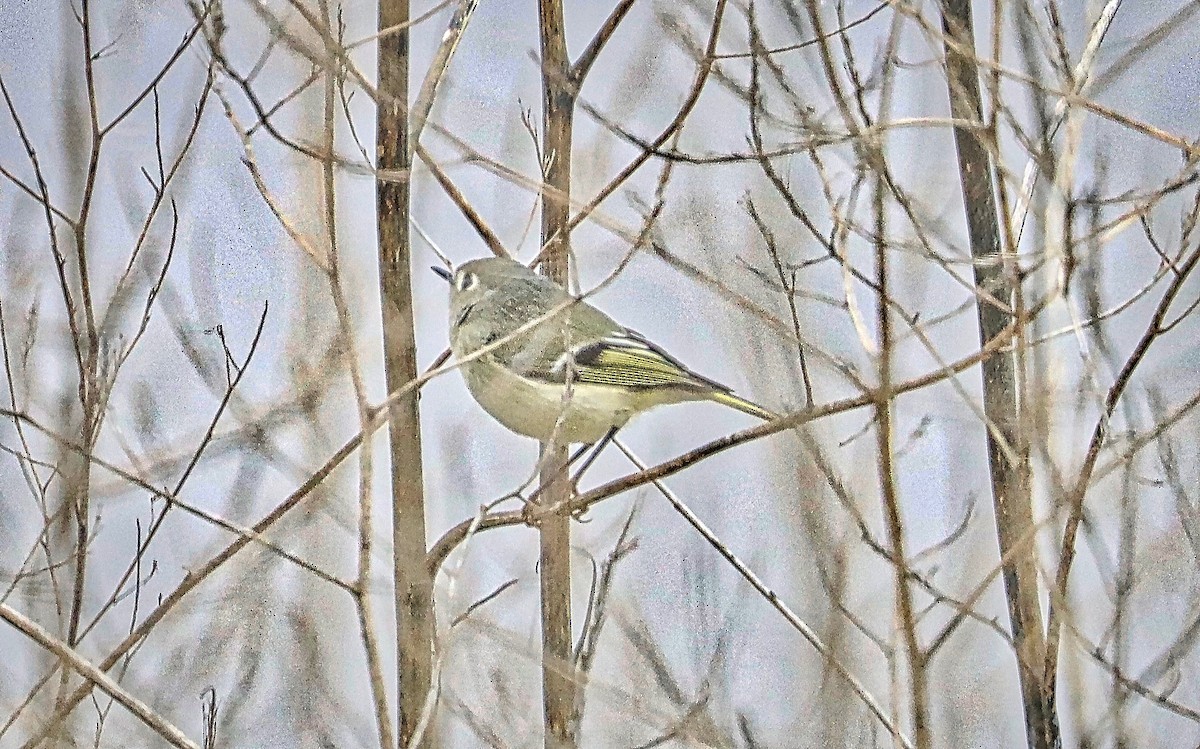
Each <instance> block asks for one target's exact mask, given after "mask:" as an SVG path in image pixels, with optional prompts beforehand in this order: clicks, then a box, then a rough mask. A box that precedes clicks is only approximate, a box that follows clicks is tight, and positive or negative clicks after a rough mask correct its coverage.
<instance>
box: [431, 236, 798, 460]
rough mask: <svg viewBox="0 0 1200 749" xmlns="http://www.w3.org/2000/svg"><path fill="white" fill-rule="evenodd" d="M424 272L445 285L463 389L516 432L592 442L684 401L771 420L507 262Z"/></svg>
mask: <svg viewBox="0 0 1200 749" xmlns="http://www.w3.org/2000/svg"><path fill="white" fill-rule="evenodd" d="M433 270H434V272H435V273H437V274H438V275H440V276H441V277H442V278H444V279H445V280H446V281H448V282H449V284H450V305H449V307H450V309H449V311H450V348H451V350H452V351H453V352H454V356H455V357H456V358H457V359H458V360H460V361H461V362H462V364H461V369H462V373H463V377H464V379H465V380H466V384H467V389H468V390H469V391H470V393H471V395H472V397H474V399H475V400H476V401H477V402H478V403H479V405H480V406H482V407H483V410H484V411H486V412H487V413H488V414H490V415H491V416H492V417H493V418H494V419H496V421H499V422H500V423H501V424H503V425H504V426H505V427H507V428H508V429H509V430H511V431H513V432H516V433H517V434H521V435H525V436H528V437H533V438H535V439H538V440H540V441H542V442H550V441H552V440H554V441H557V443H558V444H565V443H581V444H593V443H596V442H599V441H601V440H603V439H605V438H606V437H611V436H612V434H615V432H616V430H618V429H620V428H622V427H623V426H625V424H626V423H627V422H628V421H629V420H630V419H631V418H633V417H634V416H637V415H639V414H641V413H644V412H645V411H648V410H650V409H652V408H655V407H657V406H662V405H669V404H675V403H684V402H688V401H713V402H716V403H720V404H722V405H725V406H729V407H731V408H735V409H737V410H738V411H741V412H743V413H746V414H749V415H751V416H755V417H757V418H759V419H763V420H770V419H773V418H776V415H775V414H774V413H772V412H771V411H769V410H767V409H766V408H763V407H762V406H760V405H758V404H757V403H754V402H752V401H749V400H747V399H745V398H742V397H741V396H739V395H735V394H734V392H733V390H732V389H731V388H729V387H727V386H725V385H722V384H721V383H719V382H716V381H715V380H711V379H709V378H707V377H704V376H703V375H700V374H697V373H696V372H693V371H692V370H690V369H688V368H687V367H686V366H684V365H683V364H682V363H681V362H680V361H679V360H678V359H676V358H675V357H673V356H671V355H670V354H668V353H667V352H666V351H665V350H663V348H662V347H660V346H659V345H657V344H655V343H654V342H652V341H650V340H649V339H648V338H646V336H644V335H642V334H641V333H638V332H637V331H634V330H630V329H629V328H626V327H624V326H622V325H620V324H619V323H617V322H616V321H615V320H613V319H612V318H611V317H609V316H608V315H606V314H605V313H604V312H602V311H600V310H599V309H597V308H596V307H594V306H593V305H591V304H589V303H588V302H586V301H583V300H581V299H578V298H576V297H574V296H572V295H571V294H569V293H568V292H567V291H566V289H564V288H563V287H561V286H559V285H558V284H557V283H555V282H554V281H553V280H551V279H549V278H547V277H545V276H543V275H540V274H538V273H536V272H535V271H533V270H531V269H530V268H528V267H526V266H525V265H523V264H521V263H520V262H517V261H516V260H513V259H510V258H502V257H488V258H481V259H477V260H472V261H470V262H467V263H464V264H462V265H461V266H459V267H458V268H457V269H455V270H454V271H453V272H451V271H449V270H446V269H445V268H441V267H437V266H434V267H433ZM535 321H537V322H535ZM481 349H484V351H483V353H480V354H479V355H478V356H477V357H475V358H470V357H471V356H472V355H473V354H475V353H476V352H479V351H480V350H481Z"/></svg>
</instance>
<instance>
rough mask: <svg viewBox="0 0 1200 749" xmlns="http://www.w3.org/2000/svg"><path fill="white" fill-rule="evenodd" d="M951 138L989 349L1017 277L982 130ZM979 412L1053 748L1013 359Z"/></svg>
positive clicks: (1034, 735)
mask: <svg viewBox="0 0 1200 749" xmlns="http://www.w3.org/2000/svg"><path fill="white" fill-rule="evenodd" d="M942 12H943V18H942V21H943V28H944V30H945V34H946V43H945V48H946V67H947V72H948V75H947V78H946V81H947V85H948V86H949V92H950V112H951V114H952V115H953V116H954V117H955V118H956V119H962V120H970V121H973V122H982V121H983V106H982V103H981V102H982V100H981V97H980V92H979V73H978V70H977V66H976V63H975V58H974V57H973V50H974V49H975V35H974V30H973V28H972V22H971V3H970V0H945V2H944V3H943V11H942ZM954 140H955V145H956V146H957V148H958V167H959V173H960V174H961V177H962V190H963V202H964V203H965V207H966V212H967V231H968V233H969V235H970V241H971V255H972V257H973V258H974V259H975V265H974V273H975V287H976V288H977V289H979V290H980V292H981V296H980V298H979V299H978V303H977V308H978V313H979V339H980V343H981V344H986V343H987V342H988V341H990V340H991V339H992V338H994V337H995V336H996V335H998V334H999V333H1000V332H1001V331H1003V330H1004V329H1005V328H1006V327H1008V325H1009V324H1010V323H1011V322H1012V320H1013V315H1012V311H1011V307H1010V309H1001V308H999V307H997V306H996V304H994V303H991V302H989V301H987V300H986V299H985V298H984V297H985V296H986V295H991V296H992V297H994V298H995V299H997V300H999V301H1000V302H1002V303H1004V304H1008V305H1010V306H1011V304H1012V303H1013V300H1014V295H1013V292H1014V289H1015V283H1016V276H1017V274H1016V267H1015V259H1011V258H1010V259H1008V260H1005V261H1003V262H1001V258H1002V255H1001V247H1000V223H999V217H998V215H997V211H996V200H995V191H994V187H993V184H992V168H991V163H990V159H989V156H988V150H987V147H986V145H985V144H984V141H983V134H982V132H981V131H979V130H976V129H971V128H962V127H960V128H955V130H954ZM983 407H984V413H985V414H986V415H987V418H988V420H989V421H990V422H991V424H992V425H993V427H994V431H993V430H992V429H989V430H988V459H989V463H990V466H991V479H992V501H993V503H994V505H995V512H996V537H997V540H998V541H999V545H1000V556H1001V558H1002V559H1003V560H1004V562H1003V565H1004V588H1005V594H1006V596H1007V599H1008V614H1009V619H1010V621H1011V624H1012V633H1013V640H1014V642H1015V643H1016V650H1017V667H1018V676H1019V678H1020V682H1021V695H1022V700H1023V702H1024V708H1025V731H1026V737H1027V740H1028V742H1029V746H1031V747H1037V748H1038V749H1050V748H1051V747H1056V746H1058V742H1059V736H1058V721H1057V718H1056V715H1055V708H1054V695H1053V694H1050V693H1049V690H1048V688H1047V682H1046V675H1045V672H1044V668H1043V662H1044V658H1045V635H1044V631H1043V624H1042V612H1041V607H1040V604H1039V601H1038V582H1037V580H1038V578H1037V562H1036V558H1035V555H1036V547H1035V545H1034V544H1032V543H1029V542H1028V541H1023V540H1022V539H1026V538H1027V537H1028V535H1029V534H1031V533H1033V508H1032V504H1031V498H1030V494H1029V483H1028V477H1027V471H1028V459H1027V456H1028V448H1027V446H1026V440H1025V439H1024V437H1023V436H1022V434H1021V417H1020V393H1019V391H1018V386H1017V372H1016V363H1015V360H1014V356H1013V354H1012V353H1010V352H1003V351H1002V352H998V353H996V354H993V355H992V356H990V357H988V358H987V359H985V360H984V361H983ZM1006 447H1007V448H1008V449H1007V450H1006V449H1005V448H1006ZM1010 456H1015V457H1016V458H1017V461H1018V462H1017V463H1016V464H1014V462H1013V461H1012V460H1011V459H1010ZM1021 543H1025V545H1026V548H1025V549H1020V550H1017V551H1015V552H1013V551H1012V550H1013V549H1014V547H1015V546H1017V545H1018V544H1021ZM1010 552H1011V553H1010Z"/></svg>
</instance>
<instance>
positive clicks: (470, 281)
mask: <svg viewBox="0 0 1200 749" xmlns="http://www.w3.org/2000/svg"><path fill="white" fill-rule="evenodd" d="M478 282H479V276H477V275H475V274H474V273H472V272H471V271H464V272H462V273H459V274H458V278H456V279H454V288H455V289H458V290H459V291H468V290H470V289H471V288H472V287H473V286H474V285H475V284H476V283H478Z"/></svg>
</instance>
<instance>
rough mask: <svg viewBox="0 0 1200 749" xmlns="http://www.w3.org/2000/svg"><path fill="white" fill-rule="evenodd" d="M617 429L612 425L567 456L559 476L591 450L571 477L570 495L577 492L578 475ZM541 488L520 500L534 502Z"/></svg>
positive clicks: (594, 458)
mask: <svg viewBox="0 0 1200 749" xmlns="http://www.w3.org/2000/svg"><path fill="white" fill-rule="evenodd" d="M617 429H619V427H612V428H611V429H609V430H608V432H606V433H605V435H604V436H603V437H601V438H600V439H599V440H597V441H595V442H592V443H589V444H586V445H580V446H579V448H578V449H577V450H575V452H573V453H571V456H570V457H569V458H567V462H566V463H564V464H563V467H562V471H563V473H562V474H560V476H559V477H561V476H562V475H565V474H566V473H567V472H568V471H570V470H571V466H573V465H575V463H576V462H578V461H579V459H580V458H582V457H583V456H584V454H585V453H587V452H588V451H591V455H588V456H587V459H586V460H584V461H583V466H582V467H581V468H580V469H579V470H578V471H576V473H575V476H574V477H573V478H572V479H571V493H570V496H574V495H575V494H578V493H579V479H580V477H581V476H583V472H584V471H586V470H587V469H588V468H590V467H591V465H592V463H594V462H595V461H596V458H597V457H598V456H599V455H600V451H601V450H603V449H604V448H605V447H606V446H607V445H608V443H609V442H612V438H613V437H615V436H616V435H617ZM542 489H543V487H541V486H539V487H538V488H537V489H536V490H535V491H534V492H533V494H531V495H530V496H529V499H525V498H524V497H521V501H523V502H525V504H526V505H529V504H532V503H534V502H536V501H537V500H538V497H540V496H541V494H542Z"/></svg>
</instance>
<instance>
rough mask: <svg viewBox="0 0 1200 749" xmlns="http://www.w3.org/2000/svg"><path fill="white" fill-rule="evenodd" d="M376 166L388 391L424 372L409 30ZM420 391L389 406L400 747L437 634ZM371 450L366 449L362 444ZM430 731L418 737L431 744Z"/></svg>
mask: <svg viewBox="0 0 1200 749" xmlns="http://www.w3.org/2000/svg"><path fill="white" fill-rule="evenodd" d="M407 21H408V0H380V2H379V30H380V31H381V32H382V31H384V30H385V29H389V28H392V27H395V26H398V25H401V24H404V23H406V22H407ZM378 65H379V94H380V101H379V104H378V115H377V128H376V137H375V166H376V168H378V169H380V170H388V171H391V172H392V174H393V175H400V176H399V177H396V176H392V177H389V178H388V179H386V180H381V181H379V182H377V183H376V210H377V213H378V231H379V283H380V292H381V297H382V307H383V357H384V370H385V373H386V379H387V388H388V391H389V392H392V391H395V390H396V389H398V388H400V387H402V386H403V385H404V384H405V383H407V382H409V381H411V380H412V379H414V378H415V377H416V376H417V357H416V340H415V336H414V332H413V307H412V262H411V246H410V244H409V232H408V222H409V168H410V166H411V162H412V159H411V154H410V149H409V143H408V29H407V28H402V29H399V30H395V31H388V32H387V33H386V34H385V35H384V36H382V37H381V38H380V40H379V60H378ZM417 397H418V393H417V391H415V390H414V391H412V392H411V393H409V394H408V395H406V396H405V397H403V398H401V399H400V400H398V401H397V402H396V403H395V404H394V405H393V406H392V409H391V418H390V420H389V422H388V434H389V436H390V440H391V466H392V476H391V479H392V544H393V548H392V562H393V575H394V577H395V584H396V592H395V596H396V597H395V606H396V639H397V641H396V659H397V660H396V678H397V684H398V689H399V706H400V746H402V747H407V746H409V745H410V742H411V740H412V738H413V734H414V732H415V730H416V728H417V725H418V723H419V721H420V719H421V712H422V708H423V706H424V704H425V698H426V695H427V694H428V692H429V685H430V668H431V659H432V643H433V581H432V578H431V577H430V575H429V573H428V572H426V568H425V498H424V488H423V480H422V478H423V477H422V473H423V472H422V466H421V429H420V418H419V413H418V409H417ZM364 449H367V448H365V447H364ZM430 735H431V732H430V731H426V732H425V740H424V741H423V742H422V744H421V746H432V745H433V742H432V740H431V739H430Z"/></svg>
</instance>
